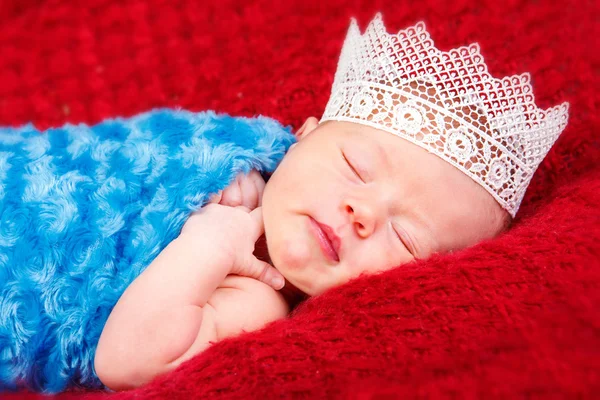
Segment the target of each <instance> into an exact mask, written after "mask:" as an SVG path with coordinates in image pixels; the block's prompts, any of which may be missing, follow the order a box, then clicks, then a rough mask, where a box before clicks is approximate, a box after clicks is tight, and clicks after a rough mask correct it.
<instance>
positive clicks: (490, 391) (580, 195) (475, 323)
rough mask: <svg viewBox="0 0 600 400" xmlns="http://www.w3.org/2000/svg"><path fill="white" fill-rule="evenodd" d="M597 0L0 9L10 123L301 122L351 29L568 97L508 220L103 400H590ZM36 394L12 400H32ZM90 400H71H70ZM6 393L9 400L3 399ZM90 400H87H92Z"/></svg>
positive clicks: (598, 204)
mask: <svg viewBox="0 0 600 400" xmlns="http://www.w3.org/2000/svg"><path fill="white" fill-rule="evenodd" d="M599 6H600V4H599V3H598V2H597V1H587V0H582V1H579V0H577V1H575V0H570V1H564V2H551V1H529V0H510V1H496V0H478V1H475V0H455V1H445V0H422V1H408V0H381V1H377V2H359V1H348V0H328V1H318V0H289V1H271V0H256V1H234V0H218V1H217V0H209V1H191V0H190V1H184V0H169V1H167V0H124V1H109V0H89V1H86V2H74V1H71V2H67V1H59V0H3V1H2V2H0V125H12V126H18V125H22V124H25V123H27V122H30V121H31V122H33V123H35V124H36V126H38V127H40V128H43V129H45V128H47V127H52V126H53V127H56V126H61V125H62V124H63V123H65V122H71V123H79V122H86V123H96V122H98V121H101V120H103V119H105V118H107V117H114V116H119V115H125V116H130V115H134V114H137V113H139V112H142V111H146V110H150V109H152V108H155V107H182V108H184V109H188V110H216V111H224V112H227V113H228V114H230V115H243V116H253V115H256V114H262V115H266V116H269V117H271V118H274V119H276V120H278V121H280V122H281V123H282V124H283V125H288V124H291V125H292V126H293V127H294V128H298V127H300V126H301V124H302V123H303V122H304V120H305V119H306V118H307V117H308V116H311V115H313V116H315V117H317V118H319V117H320V116H321V115H322V113H323V111H324V109H325V105H326V104H327V100H328V99H329V95H330V90H331V85H332V83H333V78H334V73H335V71H336V66H337V61H338V59H339V55H340V50H341V48H342V43H343V40H344V37H345V34H346V32H347V29H348V25H349V23H350V18H351V17H353V16H354V17H356V18H357V21H358V23H359V26H360V28H361V30H364V29H365V28H366V24H367V23H368V22H369V21H370V20H371V19H372V18H373V16H374V15H375V14H376V13H377V12H381V13H382V15H383V18H384V20H385V23H386V27H387V28H388V29H389V30H390V31H396V32H397V31H398V30H400V29H402V28H404V27H406V26H410V25H413V24H415V23H416V22H418V21H421V20H423V21H425V23H426V25H427V29H428V31H429V32H430V33H431V35H432V37H434V38H435V43H436V46H437V47H438V48H439V49H440V50H442V51H447V50H449V49H452V48H456V47H459V46H462V45H467V44H469V43H473V42H478V43H479V44H480V46H481V49H482V54H483V56H484V57H485V60H486V64H487V65H488V68H489V72H490V74H491V75H493V76H509V75H513V74H518V73H523V72H529V73H530V74H531V79H532V84H533V88H534V94H535V98H536V104H537V105H538V106H539V107H540V108H542V109H546V108H548V107H551V106H553V105H556V104H560V103H562V102H563V101H568V102H569V103H570V117H569V125H568V126H567V128H566V129H565V131H564V132H563V133H562V134H561V136H560V138H559V139H558V140H557V142H556V144H555V145H554V147H553V148H552V149H551V151H550V152H549V154H548V155H547V157H546V159H545V160H544V161H543V162H542V163H541V164H540V167H539V168H538V170H537V172H536V173H535V175H534V177H533V179H532V181H531V183H530V186H529V188H528V190H527V192H526V194H525V197H524V199H523V202H522V203H521V207H520V209H519V212H518V214H517V217H516V219H515V221H514V223H513V226H512V228H511V229H510V230H509V231H508V232H506V233H505V234H503V235H502V236H500V237H498V238H495V239H493V240H489V241H486V242H483V243H481V244H479V245H476V246H473V247H472V248H469V249H464V250H463V251H457V252H454V253H452V254H445V255H436V256H434V257H432V258H430V259H428V260H423V261H420V262H418V263H416V264H411V265H410V267H408V266H406V267H400V268H397V269H395V270H392V271H388V272H385V273H382V274H380V275H377V276H369V277H362V278H359V279H356V280H355V281H353V282H349V283H348V284H346V285H344V286H342V287H339V288H336V289H333V290H330V291H328V292H326V293H325V294H323V295H322V296H319V297H316V298H313V299H310V300H308V301H307V302H305V303H304V304H302V305H301V306H300V307H299V308H297V309H296V310H295V311H294V313H293V314H292V315H291V316H290V318H286V319H283V320H280V321H277V322H274V323H272V324H270V325H268V326H267V327H265V328H264V329H262V330H261V331H258V332H249V333H247V334H243V335H241V336H239V337H237V338H231V339H227V340H224V341H222V342H219V343H217V344H215V345H214V346H212V347H211V348H209V349H208V350H207V351H205V352H204V353H202V354H200V355H199V356H197V357H195V358H194V359H192V360H190V361H189V362H187V363H185V364H184V365H182V366H181V367H180V368H179V369H178V370H176V371H173V372H172V373H170V374H168V375H166V376H164V377H161V378H158V379H156V380H155V381H154V382H152V383H149V384H148V385H146V386H144V387H142V388H139V389H137V390H134V391H131V392H125V393H118V394H107V393H104V392H99V393H87V395H88V396H87V397H89V398H105V397H106V398H110V397H114V398H119V399H121V398H123V399H129V398H131V399H134V398H136V399H139V398H143V399H159V398H169V399H177V398H181V399H189V398H200V399H206V398H232V399H233V398H236V399H239V398H262V399H264V398H286V397H303V398H326V397H329V398H348V397H351V398H390V397H391V398H394V397H400V398H415V397H417V398H443V397H445V398H452V397H454V398H487V399H489V398H531V397H533V398H593V397H594V395H597V393H599V392H600V383H599V377H598V371H600V312H599V307H598V305H599V304H600V260H599V258H600V245H599V243H600V211H599V210H600V167H599V165H598V160H600V143H599V142H600V141H599V136H598V129H599V126H600V124H599V122H600V107H599V97H598V93H600V87H599V81H598V79H597V75H598V71H597V69H598V65H600V52H598V51H596V49H597V48H598V39H597V38H599V37H600V26H599V24H598V22H597V16H598V14H599V9H598V7H599ZM20 396H23V394H22V393H19V394H18V395H16V396H14V398H22V397H20ZM71 396H73V397H77V394H74V395H71V394H63V395H61V396H59V397H58V398H59V399H60V398H70V397H71ZM5 397H8V398H11V397H12V396H5ZM87 397H86V398H87Z"/></svg>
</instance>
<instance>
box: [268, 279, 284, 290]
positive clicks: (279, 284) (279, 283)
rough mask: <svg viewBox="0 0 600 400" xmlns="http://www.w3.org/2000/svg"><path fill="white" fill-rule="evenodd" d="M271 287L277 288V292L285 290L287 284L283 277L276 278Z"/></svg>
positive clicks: (272, 280)
mask: <svg viewBox="0 0 600 400" xmlns="http://www.w3.org/2000/svg"><path fill="white" fill-rule="evenodd" d="M271 285H272V286H273V287H274V288H276V289H277V290H279V289H281V288H283V286H284V285H285V282H284V280H283V278H282V277H280V276H276V277H274V278H272V279H271Z"/></svg>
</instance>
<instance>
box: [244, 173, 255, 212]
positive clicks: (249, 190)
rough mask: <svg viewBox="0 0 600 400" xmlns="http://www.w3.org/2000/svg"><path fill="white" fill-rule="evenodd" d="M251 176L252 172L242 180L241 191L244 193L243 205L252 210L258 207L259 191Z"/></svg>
mask: <svg viewBox="0 0 600 400" xmlns="http://www.w3.org/2000/svg"><path fill="white" fill-rule="evenodd" d="M251 176H252V172H250V174H249V175H247V176H244V177H243V178H242V179H241V180H240V190H241V192H242V204H243V205H245V206H246V207H248V208H250V209H251V210H252V209H254V208H256V207H257V206H258V191H257V189H256V186H255V185H254V181H253V180H252V178H251Z"/></svg>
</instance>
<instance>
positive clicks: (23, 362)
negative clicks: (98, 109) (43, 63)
mask: <svg viewBox="0 0 600 400" xmlns="http://www.w3.org/2000/svg"><path fill="white" fill-rule="evenodd" d="M290 131H291V129H290V128H284V127H282V126H281V125H280V124H279V123H278V122H277V121H275V120H272V119H269V118H266V117H262V116H259V117H256V118H244V117H230V116H228V115H225V114H215V113H214V112H212V111H208V112H200V113H192V112H187V111H174V110H165V109H163V110H154V111H151V112H147V113H144V114H141V115H138V116H135V117H132V118H128V119H120V118H119V119H111V120H107V121H105V122H102V123H100V124H97V125H95V126H92V127H89V126H87V125H83V124H81V125H65V126H63V127H61V128H58V129H49V130H47V131H46V132H39V131H38V130H36V129H35V127H33V126H32V125H28V126H25V127H21V128H15V129H13V128H0V215H1V217H0V391H2V390H10V389H14V388H17V387H20V386H26V387H28V388H30V389H32V390H36V391H45V392H58V391H61V390H64V389H65V388H67V387H70V386H78V385H84V386H86V387H101V386H102V385H101V383H100V381H99V380H98V378H97V376H96V375H95V373H94V369H93V360H94V352H95V348H96V344H97V342H98V339H99V336H100V333H101V332H102V328H103V326H104V324H105V322H106V319H107V318H108V315H109V313H110V312H111V309H112V308H113V306H114V305H115V304H116V302H117V300H118V299H119V297H120V296H121V294H122V293H123V291H124V290H125V289H126V288H127V286H128V285H129V284H130V283H131V282H132V281H133V280H134V279H135V278H136V277H137V276H138V275H139V274H140V273H141V272H142V271H143V270H144V268H146V267H147V266H148V265H149V264H150V263H151V262H152V260H153V259H154V258H155V257H156V256H157V255H158V254H159V252H160V251H161V250H162V249H163V248H164V247H166V245H167V244H168V243H169V242H170V241H172V240H173V239H174V238H176V237H177V236H178V234H179V232H180V230H181V227H182V226H183V224H184V222H185V220H186V219H187V217H188V216H189V214H190V213H191V212H193V211H194V210H196V209H198V208H199V207H201V206H202V205H204V204H205V203H206V202H207V200H208V198H209V196H210V195H211V194H213V193H216V192H217V191H219V190H221V189H224V188H225V187H227V185H228V184H229V183H230V182H231V181H232V180H233V178H234V177H235V176H236V175H237V174H238V173H239V172H241V171H243V172H248V171H249V170H250V169H257V170H259V171H262V172H266V173H268V172H272V171H273V170H274V169H275V167H276V166H277V164H278V163H279V161H280V160H281V159H282V157H283V155H284V154H285V152H286V151H287V149H288V148H289V146H290V145H291V144H292V143H293V142H294V137H293V135H292V134H291V132H290ZM40 133H41V134H40Z"/></svg>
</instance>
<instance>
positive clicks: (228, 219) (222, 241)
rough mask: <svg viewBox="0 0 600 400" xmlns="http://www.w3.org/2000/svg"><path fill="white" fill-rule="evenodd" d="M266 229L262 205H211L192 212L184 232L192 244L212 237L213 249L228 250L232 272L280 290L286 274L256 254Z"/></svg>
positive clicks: (182, 233) (228, 263)
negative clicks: (253, 207) (249, 207)
mask: <svg viewBox="0 0 600 400" xmlns="http://www.w3.org/2000/svg"><path fill="white" fill-rule="evenodd" d="M264 231H265V227H264V224H263V218H262V208H261V207H257V208H255V209H254V210H252V211H251V210H250V209H248V208H247V207H244V206H237V207H229V206H224V205H221V204H207V205H206V206H204V207H202V208H201V209H200V210H198V211H196V212H194V213H192V215H191V216H190V217H189V218H188V220H187V221H186V223H185V224H184V226H183V228H182V230H181V235H183V236H185V237H187V238H188V240H190V242H191V243H194V241H195V240H210V241H211V245H212V246H211V248H212V249H214V251H217V252H224V254H225V256H226V257H227V259H228V260H229V261H228V262H227V265H228V266H227V267H228V268H229V270H228V271H227V273H228V274H235V275H241V276H247V277H250V278H254V279H257V280H259V281H262V282H264V283H266V284H267V285H269V286H271V287H273V289H275V290H279V289H281V288H282V287H283V286H284V282H285V281H284V279H283V275H281V273H280V272H279V271H278V270H277V269H275V268H273V267H272V266H271V265H270V264H269V263H266V262H264V261H261V260H259V259H258V258H256V256H255V255H254V254H253V253H254V246H255V244H256V241H257V240H258V238H260V237H261V235H263V234H264ZM181 235H180V236H181Z"/></svg>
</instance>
